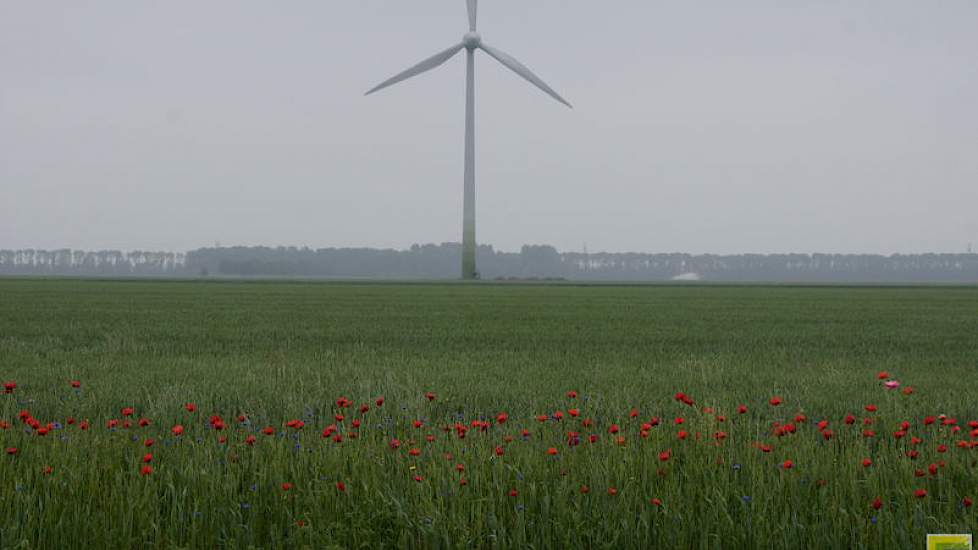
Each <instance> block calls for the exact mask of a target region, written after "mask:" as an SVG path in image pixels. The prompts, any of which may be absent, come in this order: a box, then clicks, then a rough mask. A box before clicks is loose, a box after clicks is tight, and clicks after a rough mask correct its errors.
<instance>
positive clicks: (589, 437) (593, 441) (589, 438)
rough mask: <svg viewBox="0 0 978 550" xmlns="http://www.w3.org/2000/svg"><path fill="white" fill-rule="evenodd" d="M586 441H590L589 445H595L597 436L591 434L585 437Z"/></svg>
mask: <svg viewBox="0 0 978 550" xmlns="http://www.w3.org/2000/svg"><path fill="white" fill-rule="evenodd" d="M587 439H588V441H590V442H591V443H597V442H598V436H597V434H591V435H589V436H588V437H587Z"/></svg>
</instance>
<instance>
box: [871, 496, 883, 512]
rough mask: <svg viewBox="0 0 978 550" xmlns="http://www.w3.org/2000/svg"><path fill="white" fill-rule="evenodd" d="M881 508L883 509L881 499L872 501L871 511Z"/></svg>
mask: <svg viewBox="0 0 978 550" xmlns="http://www.w3.org/2000/svg"><path fill="white" fill-rule="evenodd" d="M882 507H883V499H881V498H880V497H876V498H875V499H874V500H873V509H875V510H879V509H880V508H882Z"/></svg>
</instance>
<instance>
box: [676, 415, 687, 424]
mask: <svg viewBox="0 0 978 550" xmlns="http://www.w3.org/2000/svg"><path fill="white" fill-rule="evenodd" d="M675 422H676V425H677V426H678V425H679V424H684V423H685V422H686V419H685V418H683V417H681V416H677V417H676V420H675Z"/></svg>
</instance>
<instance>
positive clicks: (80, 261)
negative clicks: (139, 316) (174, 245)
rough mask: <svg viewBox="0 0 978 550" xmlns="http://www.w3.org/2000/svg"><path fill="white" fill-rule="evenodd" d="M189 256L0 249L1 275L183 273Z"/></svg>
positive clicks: (100, 251)
mask: <svg viewBox="0 0 978 550" xmlns="http://www.w3.org/2000/svg"><path fill="white" fill-rule="evenodd" d="M185 262H186V255H185V254H183V253H174V252H149V251H143V250H133V251H129V252H122V251H119V250H99V251H85V250H70V249H67V248H62V249H59V250H34V249H32V248H28V249H23V250H0V274H7V275H82V276H127V275H161V276H165V275H179V274H182V273H184V272H185V269H186V264H185Z"/></svg>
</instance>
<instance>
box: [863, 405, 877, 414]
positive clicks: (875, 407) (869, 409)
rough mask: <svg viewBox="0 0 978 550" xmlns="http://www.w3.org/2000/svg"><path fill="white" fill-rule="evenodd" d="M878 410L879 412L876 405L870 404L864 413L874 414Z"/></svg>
mask: <svg viewBox="0 0 978 550" xmlns="http://www.w3.org/2000/svg"><path fill="white" fill-rule="evenodd" d="M878 410H879V407H877V406H876V405H872V404H870V405H866V412H871V413H874V412H876V411H878Z"/></svg>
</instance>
